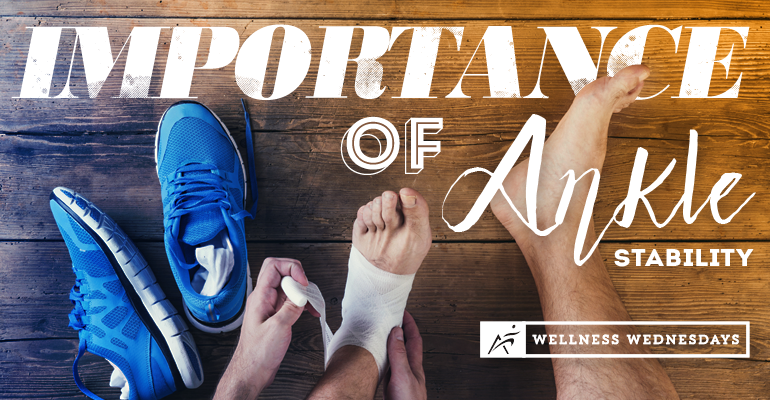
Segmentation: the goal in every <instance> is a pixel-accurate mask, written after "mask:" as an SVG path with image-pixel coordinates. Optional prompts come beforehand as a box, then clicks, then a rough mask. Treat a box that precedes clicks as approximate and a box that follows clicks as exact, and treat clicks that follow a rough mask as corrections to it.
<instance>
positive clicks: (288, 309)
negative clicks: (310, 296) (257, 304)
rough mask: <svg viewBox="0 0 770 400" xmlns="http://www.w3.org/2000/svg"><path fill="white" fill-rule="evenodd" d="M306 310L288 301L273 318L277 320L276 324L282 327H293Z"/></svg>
mask: <svg viewBox="0 0 770 400" xmlns="http://www.w3.org/2000/svg"><path fill="white" fill-rule="evenodd" d="M304 309H305V308H304V307H298V306H297V305H296V304H294V303H292V302H291V300H289V299H286V301H284V302H283V304H282V305H281V309H279V310H278V312H277V313H275V315H273V316H272V318H275V319H276V322H278V323H279V324H281V325H285V326H292V325H294V323H295V322H297V320H298V319H299V316H300V315H302V311H303V310H304Z"/></svg>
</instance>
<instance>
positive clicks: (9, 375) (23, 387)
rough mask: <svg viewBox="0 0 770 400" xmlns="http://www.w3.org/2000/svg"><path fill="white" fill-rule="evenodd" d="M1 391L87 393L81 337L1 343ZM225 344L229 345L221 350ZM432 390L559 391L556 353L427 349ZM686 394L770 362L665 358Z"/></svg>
mask: <svg viewBox="0 0 770 400" xmlns="http://www.w3.org/2000/svg"><path fill="white" fill-rule="evenodd" d="M0 349H2V350H3V351H2V352H0V377H2V378H3V379H2V384H0V395H2V396H3V398H24V399H38V398H45V399H73V398H77V399H81V398H83V395H82V394H81V393H80V391H79V390H78V389H77V387H76V386H75V384H74V382H73V380H72V369H71V363H72V361H73V359H74V357H75V354H76V353H77V341H76V340H68V339H56V340H36V341H24V342H10V343H0ZM199 349H200V351H201V354H202V355H203V356H204V357H206V363H205V364H204V374H205V376H206V378H205V381H204V383H203V385H202V386H201V387H200V388H198V389H196V390H185V391H181V392H178V393H175V394H174V395H172V396H169V397H167V398H168V399H172V400H174V399H208V398H211V395H212V393H213V391H214V389H215V387H216V384H217V381H218V378H219V375H220V374H221V371H222V370H223V369H224V367H225V365H226V363H227V360H228V358H229V356H230V353H229V351H226V350H225V349H223V348H221V347H218V346H200V347H199ZM223 350H225V351H223ZM321 359H322V355H321V353H319V352H289V353H288V354H287V356H286V358H285V359H284V362H283V364H282V365H281V368H280V369H279V371H278V374H277V376H276V379H275V381H274V382H273V384H272V385H271V386H270V387H269V388H268V389H267V390H266V391H265V392H264V393H263V396H262V398H266V399H285V398H303V397H304V396H305V395H306V394H307V393H308V392H309V391H310V389H311V388H312V386H313V385H314V384H315V382H316V381H317V379H318V377H319V376H320V373H321V363H322V361H321ZM424 363H425V364H424V365H425V367H426V370H427V373H426V374H427V387H428V396H429V398H432V399H469V398H484V399H506V398H510V396H511V395H515V396H516V397H519V398H527V399H553V398H554V397H555V396H556V389H555V387H554V383H553V374H552V370H551V362H550V360H494V359H479V358H478V356H475V355H451V354H440V353H427V354H425V358H424ZM662 363H663V365H664V368H665V369H666V372H667V373H668V374H669V376H670V377H671V379H672V381H673V382H674V386H675V387H676V388H677V390H678V392H679V395H680V397H681V398H682V399H728V398H733V399H742V398H762V399H763V398H766V393H767V383H766V382H765V379H764V377H766V376H767V374H768V372H770V371H769V370H770V366H768V364H767V363H760V362H752V361H747V360H728V359H725V360H662ZM80 365H81V369H80V371H81V376H82V378H83V380H84V382H85V384H86V385H87V386H88V387H89V388H91V389H93V390H94V391H95V392H96V393H97V394H99V395H102V396H110V397H115V396H116V393H117V391H116V390H115V389H110V388H108V387H107V382H108V381H109V376H110V373H111V372H112V368H111V367H110V366H109V365H107V363H106V362H104V361H101V360H100V359H98V357H95V356H88V355H87V356H86V357H84V358H83V361H81V364H80Z"/></svg>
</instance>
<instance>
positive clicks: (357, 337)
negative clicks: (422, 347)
mask: <svg viewBox="0 0 770 400" xmlns="http://www.w3.org/2000/svg"><path fill="white" fill-rule="evenodd" d="M430 244H431V229H430V225H429V223H428V204H427V203H426V202H425V199H423V197H422V196H421V195H420V194H419V193H417V191H415V190H412V189H407V188H404V189H401V192H400V194H396V193H394V192H391V191H387V192H385V193H383V194H382V196H380V197H377V198H376V199H374V200H373V201H371V202H369V204H367V205H365V206H363V207H361V208H360V209H359V210H358V217H357V219H356V221H355V223H354V225H353V247H352V248H351V252H350V259H349V261H348V278H347V283H346V285H345V295H344V297H343V299H342V325H341V326H340V329H338V330H337V332H336V333H335V334H334V335H331V331H330V330H329V329H328V326H327V325H326V323H325V311H324V310H325V306H324V304H323V296H321V295H320V292H318V288H317V287H315V285H313V284H310V285H309V286H308V287H307V288H306V287H303V286H301V285H300V284H298V283H296V282H294V281H293V280H292V279H291V278H288V279H287V278H284V280H283V282H281V283H282V288H283V290H284V293H286V295H287V297H288V298H289V300H291V301H292V302H293V303H295V304H297V305H298V306H303V305H304V304H305V302H306V301H310V303H311V304H312V305H313V308H315V309H316V310H318V311H319V313H321V319H322V321H321V325H322V329H323V331H324V348H325V350H326V351H325V353H326V357H325V360H326V364H328V363H329V360H331V357H332V355H333V354H334V352H335V351H337V350H339V349H340V348H342V347H344V346H358V347H362V348H364V349H366V350H368V351H369V352H370V353H371V354H372V356H374V360H375V362H376V363H377V367H378V368H379V372H380V377H382V376H383V374H384V373H385V371H386V370H387V366H388V353H387V339H388V334H389V333H390V331H391V329H393V328H394V327H396V326H401V322H402V321H401V319H402V317H403V315H404V309H405V308H406V302H407V299H408V297H409V292H410V291H411V289H412V281H414V276H415V273H416V272H417V270H418V269H419V268H420V264H422V260H423V259H424V258H425V255H426V254H428V250H430Z"/></svg>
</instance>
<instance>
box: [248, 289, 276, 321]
mask: <svg viewBox="0 0 770 400" xmlns="http://www.w3.org/2000/svg"><path fill="white" fill-rule="evenodd" d="M277 296H278V292H277V291H276V290H275V289H272V288H268V289H265V290H254V291H253V292H251V294H250V295H249V297H248V299H246V312H247V313H248V314H255V315H256V317H257V320H258V321H259V322H265V320H267V319H268V318H270V316H272V315H273V314H275V310H276V308H275V304H276V298H277Z"/></svg>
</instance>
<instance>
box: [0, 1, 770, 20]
mask: <svg viewBox="0 0 770 400" xmlns="http://www.w3.org/2000/svg"><path fill="white" fill-rule="evenodd" d="M0 15H28V16H59V17H64V16H70V17H83V16H92V17H94V16H96V17H98V16H106V15H109V16H128V17H140V16H141V17H155V16H166V17H177V16H178V17H187V18H190V17H193V18H204V17H228V18H241V17H245V18H330V19H352V18H360V19H366V18H394V19H407V18H436V19H447V18H448V19H457V18H492V19H500V18H506V19H527V18H545V19H549V18H563V19H572V18H623V19H638V18H640V17H642V18H662V19H670V18H766V17H767V15H768V7H767V4H766V3H764V2H762V1H759V0H752V1H737V0H728V1H704V2H697V3H694V2H692V1H662V0H654V1H645V2H639V3H634V2H617V1H609V0H600V1H586V0H579V1H563V0H548V1H543V2H538V3H531V2H527V1H514V2H511V1H502V0H482V1H474V2H466V1H460V2H452V3H450V4H447V2H441V1H435V0H432V1H403V0H390V1H372V0H366V1H356V2H335V1H324V2H316V1H308V0H292V1H287V2H281V3H275V2H270V1H266V0H260V1H248V0H235V1H227V2H216V1H203V0H186V1H168V0H167V1H166V2H163V1H160V2H158V1H155V0H135V1H131V2H120V1H116V0H99V1H94V0H86V1H84V0H68V1H53V0H37V1H34V2H24V1H22V0H10V1H7V2H4V3H2V5H0Z"/></svg>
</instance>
